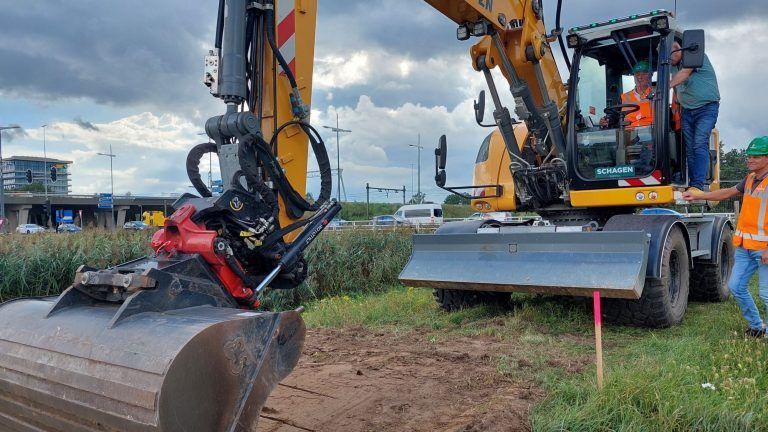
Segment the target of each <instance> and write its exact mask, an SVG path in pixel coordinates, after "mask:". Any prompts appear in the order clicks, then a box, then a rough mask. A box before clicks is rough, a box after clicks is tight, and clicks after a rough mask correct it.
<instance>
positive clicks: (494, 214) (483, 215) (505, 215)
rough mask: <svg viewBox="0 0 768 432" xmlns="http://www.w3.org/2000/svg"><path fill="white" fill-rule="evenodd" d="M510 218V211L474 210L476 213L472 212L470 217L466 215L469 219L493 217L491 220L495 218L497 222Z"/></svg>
mask: <svg viewBox="0 0 768 432" xmlns="http://www.w3.org/2000/svg"><path fill="white" fill-rule="evenodd" d="M511 218H512V213H511V212H487V213H480V212H476V213H472V215H471V216H470V217H468V218H467V219H469V220H488V219H493V220H496V221H499V222H503V221H505V220H507V219H511Z"/></svg>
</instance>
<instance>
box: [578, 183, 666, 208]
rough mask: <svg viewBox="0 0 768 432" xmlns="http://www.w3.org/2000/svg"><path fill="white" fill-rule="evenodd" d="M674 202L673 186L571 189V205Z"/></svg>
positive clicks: (616, 205) (633, 205) (628, 205)
mask: <svg viewBox="0 0 768 432" xmlns="http://www.w3.org/2000/svg"><path fill="white" fill-rule="evenodd" d="M674 203H675V198H674V190H673V189H672V186H643V187H622V188H616V189H596V190H584V191H571V206H573V207H621V206H627V207H650V206H655V205H661V204H674Z"/></svg>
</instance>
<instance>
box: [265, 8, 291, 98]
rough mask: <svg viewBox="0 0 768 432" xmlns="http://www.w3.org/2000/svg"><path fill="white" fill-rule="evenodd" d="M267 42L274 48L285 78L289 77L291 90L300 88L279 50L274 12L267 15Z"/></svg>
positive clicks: (273, 51) (273, 50)
mask: <svg viewBox="0 0 768 432" xmlns="http://www.w3.org/2000/svg"><path fill="white" fill-rule="evenodd" d="M267 42H269V46H270V48H272V53H274V55H275V58H276V59H277V62H278V63H279V64H280V67H281V68H283V72H285V76H286V77H288V81H289V82H290V83H291V88H294V89H295V88H298V87H299V86H298V85H297V84H296V77H294V76H293V72H292V71H291V68H290V67H288V62H286V61H285V57H283V54H282V53H281V52H280V50H279V49H278V48H277V43H276V42H275V11H274V10H272V11H270V12H268V13H267Z"/></svg>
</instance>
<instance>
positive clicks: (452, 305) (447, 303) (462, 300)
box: [434, 288, 511, 312]
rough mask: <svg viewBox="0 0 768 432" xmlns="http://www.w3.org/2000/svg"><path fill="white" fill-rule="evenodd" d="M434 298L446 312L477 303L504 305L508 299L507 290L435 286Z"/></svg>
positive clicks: (477, 304)
mask: <svg viewBox="0 0 768 432" xmlns="http://www.w3.org/2000/svg"><path fill="white" fill-rule="evenodd" d="M434 295H435V300H437V303H438V304H439V305H440V307H441V308H443V309H445V310H446V311H448V312H453V311H457V310H461V309H466V308H471V307H474V306H479V305H493V306H504V305H507V304H508V303H509V301H510V297H511V294H510V293H507V292H492V291H472V290H448V289H440V288H436V289H435V291H434Z"/></svg>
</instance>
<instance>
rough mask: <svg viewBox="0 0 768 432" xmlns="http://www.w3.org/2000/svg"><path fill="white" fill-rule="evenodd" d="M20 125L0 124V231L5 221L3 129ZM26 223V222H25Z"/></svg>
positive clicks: (2, 229)
mask: <svg viewBox="0 0 768 432" xmlns="http://www.w3.org/2000/svg"><path fill="white" fill-rule="evenodd" d="M20 127H21V126H0V220H2V221H3V223H2V224H1V225H0V232H6V231H7V228H6V223H5V178H4V177H5V168H4V165H3V131H4V130H7V129H19V128H20ZM25 223H26V222H25Z"/></svg>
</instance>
